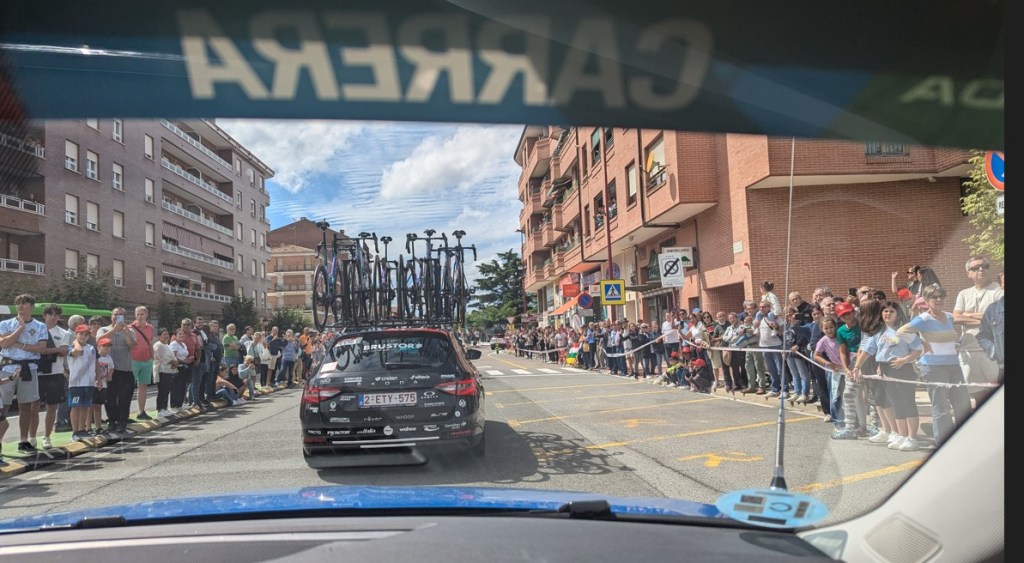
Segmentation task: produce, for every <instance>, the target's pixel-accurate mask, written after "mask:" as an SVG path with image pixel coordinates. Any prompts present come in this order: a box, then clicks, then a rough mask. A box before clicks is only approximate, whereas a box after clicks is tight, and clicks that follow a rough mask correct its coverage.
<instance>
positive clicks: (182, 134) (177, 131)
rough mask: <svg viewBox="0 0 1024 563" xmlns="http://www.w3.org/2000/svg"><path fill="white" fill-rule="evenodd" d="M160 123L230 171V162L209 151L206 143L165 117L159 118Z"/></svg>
mask: <svg viewBox="0 0 1024 563" xmlns="http://www.w3.org/2000/svg"><path fill="white" fill-rule="evenodd" d="M160 123H161V124H163V126H164V127H166V128H167V129H168V130H170V131H171V132H172V133H174V134H175V135H177V136H179V137H181V138H182V139H184V140H185V142H186V143H188V144H190V145H192V146H193V147H195V148H196V149H197V150H198V151H199V152H201V153H203V154H205V155H206V156H208V157H210V160H213V161H214V162H216V163H217V164H220V165H221V166H223V167H224V168H225V169H226V170H227V171H228V172H231V171H232V170H231V164H230V163H228V161H226V160H224V159H223V158H221V157H219V156H217V153H215V152H213V151H211V150H210V149H208V148H206V145H204V144H202V143H200V142H199V141H197V140H195V139H193V138H192V137H190V136H189V134H188V133H186V132H184V131H182V130H181V129H179V128H178V126H177V125H175V124H173V123H171V122H170V121H167V120H166V119H161V120H160Z"/></svg>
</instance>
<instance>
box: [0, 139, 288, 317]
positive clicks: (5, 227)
mask: <svg viewBox="0 0 1024 563" xmlns="http://www.w3.org/2000/svg"><path fill="white" fill-rule="evenodd" d="M0 135H3V138H2V142H0V276H3V283H5V284H13V285H21V284H24V285H25V286H26V287H28V286H36V287H38V285H39V284H38V283H37V282H40V281H45V280H46V279H47V278H48V279H49V280H54V279H57V278H60V277H62V276H66V277H71V276H76V275H78V274H79V272H78V269H79V259H80V258H84V259H85V264H86V267H87V268H94V269H96V270H97V271H105V272H110V275H111V283H112V284H113V285H115V286H118V287H121V288H122V296H123V299H124V302H125V303H126V304H127V305H133V304H143V305H146V306H149V307H150V308H152V307H154V306H155V305H156V304H157V302H158V301H159V298H160V296H161V295H168V296H175V295H176V296H181V297H183V298H185V299H187V300H188V301H189V302H190V305H191V308H192V311H193V312H194V313H197V314H205V315H208V316H216V315H218V314H219V313H220V310H221V307H222V306H223V304H224V303H225V302H227V301H230V300H231V297H232V296H235V295H238V296H245V297H250V298H253V299H255V300H256V303H257V306H258V307H263V308H265V307H266V290H267V277H266V262H267V260H269V258H270V253H269V250H268V248H267V240H266V237H267V231H268V229H269V225H270V222H269V221H268V220H267V216H266V208H267V206H269V205H270V196H269V194H268V193H267V190H266V187H265V185H264V181H265V180H266V179H267V178H269V177H271V176H273V174H274V172H273V170H271V169H270V168H269V167H268V166H267V165H266V164H264V163H263V162H261V161H260V160H259V158H257V157H256V156H255V155H253V154H252V153H251V152H250V151H249V150H247V149H246V148H245V147H243V146H242V145H241V144H240V143H238V141H236V140H235V139H234V138H232V137H231V136H230V135H228V134H227V133H226V132H225V131H224V130H223V129H221V128H220V127H218V126H217V124H216V123H215V122H214V121H212V120H207V119H183V120H166V119H161V120H156V121H153V120H122V119H83V120H63V121H47V122H42V123H29V124H23V125H20V126H15V125H5V129H4V130H3V131H0Z"/></svg>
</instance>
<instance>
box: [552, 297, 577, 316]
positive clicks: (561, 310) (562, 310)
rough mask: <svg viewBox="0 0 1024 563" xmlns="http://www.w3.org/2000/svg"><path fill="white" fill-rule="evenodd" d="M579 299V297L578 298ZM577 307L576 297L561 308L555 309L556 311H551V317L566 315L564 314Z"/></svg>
mask: <svg viewBox="0 0 1024 563" xmlns="http://www.w3.org/2000/svg"><path fill="white" fill-rule="evenodd" d="M577 297H578V296H577ZM575 306H576V297H573V298H572V299H570V300H568V301H566V302H565V303H564V304H562V305H561V306H559V307H558V308H557V309H555V310H554V311H551V315H552V316H557V315H564V314H566V313H567V312H569V309H572V308H573V307H575Z"/></svg>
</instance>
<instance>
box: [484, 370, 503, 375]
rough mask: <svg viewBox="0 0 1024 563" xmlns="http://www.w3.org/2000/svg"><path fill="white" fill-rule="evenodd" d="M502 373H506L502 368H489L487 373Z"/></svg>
mask: <svg viewBox="0 0 1024 563" xmlns="http://www.w3.org/2000/svg"><path fill="white" fill-rule="evenodd" d="M502 373H504V372H503V371H501V370H500V369H489V370H487V375H501V374H502Z"/></svg>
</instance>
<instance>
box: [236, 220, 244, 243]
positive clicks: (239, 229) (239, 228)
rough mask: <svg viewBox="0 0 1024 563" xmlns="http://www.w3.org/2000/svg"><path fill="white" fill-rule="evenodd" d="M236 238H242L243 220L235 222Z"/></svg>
mask: <svg viewBox="0 0 1024 563" xmlns="http://www.w3.org/2000/svg"><path fill="white" fill-rule="evenodd" d="M235 238H237V239H238V240H242V222H241V221H239V222H238V223H236V224H235Z"/></svg>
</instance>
